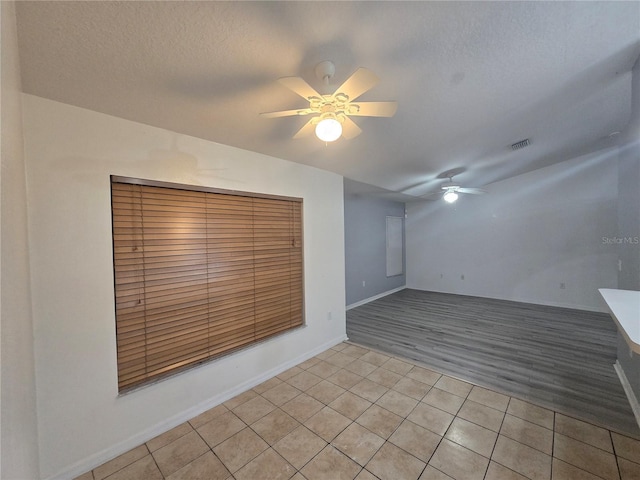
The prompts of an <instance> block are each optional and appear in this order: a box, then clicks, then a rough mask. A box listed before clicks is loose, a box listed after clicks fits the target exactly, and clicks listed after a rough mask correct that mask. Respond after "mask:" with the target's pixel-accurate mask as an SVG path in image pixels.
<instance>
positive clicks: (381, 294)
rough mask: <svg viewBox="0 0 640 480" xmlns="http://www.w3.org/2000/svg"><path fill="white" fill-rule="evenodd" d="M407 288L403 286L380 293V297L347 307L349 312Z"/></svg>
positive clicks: (375, 296)
mask: <svg viewBox="0 0 640 480" xmlns="http://www.w3.org/2000/svg"><path fill="white" fill-rule="evenodd" d="M405 288H407V286H406V285H403V286H401V287H398V288H394V289H393V290H388V291H386V292H382V293H379V294H378V295H374V296H373V297H369V298H365V299H364V300H360V301H359V302H356V303H352V304H351V305H347V310H351V309H352V308H356V307H359V306H360V305H364V304H365V303H369V302H373V301H374V300H377V299H379V298H382V297H386V296H387V295H391V294H392V293H396V292H399V291H400V290H404V289H405Z"/></svg>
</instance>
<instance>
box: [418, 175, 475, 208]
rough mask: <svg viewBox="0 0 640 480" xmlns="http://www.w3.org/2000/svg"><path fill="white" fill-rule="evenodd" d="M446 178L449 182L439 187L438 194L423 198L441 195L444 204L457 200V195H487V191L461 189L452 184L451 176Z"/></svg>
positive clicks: (468, 188) (457, 185) (430, 194)
mask: <svg viewBox="0 0 640 480" xmlns="http://www.w3.org/2000/svg"><path fill="white" fill-rule="evenodd" d="M446 178H448V179H449V181H448V182H446V183H444V184H443V185H441V186H440V191H439V192H434V193H429V194H427V195H425V197H427V198H428V197H436V196H437V197H439V196H440V195H442V198H443V199H444V201H445V202H448V203H453V202H455V201H456V200H458V194H459V193H467V194H471V195H482V194H485V193H487V191H486V190H483V189H482V188H470V187H462V186H460V185H459V184H456V183H454V182H453V175H449V176H447V177H446Z"/></svg>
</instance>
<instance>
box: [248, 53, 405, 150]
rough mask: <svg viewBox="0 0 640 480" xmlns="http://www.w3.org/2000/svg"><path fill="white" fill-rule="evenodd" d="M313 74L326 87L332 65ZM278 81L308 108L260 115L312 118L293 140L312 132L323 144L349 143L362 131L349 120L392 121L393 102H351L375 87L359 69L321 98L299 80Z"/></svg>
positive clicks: (375, 79)
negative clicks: (304, 116) (342, 141)
mask: <svg viewBox="0 0 640 480" xmlns="http://www.w3.org/2000/svg"><path fill="white" fill-rule="evenodd" d="M315 72H316V76H317V77H318V78H319V79H320V80H322V82H323V83H324V85H325V86H328V85H329V80H331V78H332V77H333V75H334V74H335V65H334V64H333V63H332V62H330V61H324V62H320V63H319V64H318V65H317V66H316V69H315ZM278 81H279V82H280V83H281V84H282V85H284V86H285V87H287V88H288V89H290V90H291V91H293V92H295V93H297V94H298V95H300V96H301V97H302V98H304V99H305V100H307V101H308V102H309V106H308V107H307V108H301V109H296V110H283V111H280V112H267V113H261V114H260V115H262V116H264V117H267V118H277V117H288V116H294V115H314V116H313V117H312V118H311V119H310V120H309V121H308V122H307V123H306V124H305V125H304V126H303V127H302V128H301V129H300V130H299V131H298V133H296V134H295V135H294V136H293V138H301V137H304V136H306V135H309V134H311V133H312V132H314V131H315V133H316V136H317V137H318V138H319V139H320V140H323V141H325V142H333V141H334V140H337V139H338V138H340V136H343V137H344V138H347V139H351V138H354V137H356V136H358V135H360V133H362V130H361V129H360V127H358V125H356V123H355V122H354V121H353V120H351V118H349V117H352V116H354V117H357V116H360V117H393V115H394V114H395V113H396V109H397V108H398V104H397V103H396V102H354V100H355V99H356V98H358V97H359V96H360V95H362V94H363V93H365V92H366V91H368V90H370V89H371V88H373V87H374V86H375V85H376V84H377V83H378V77H377V76H376V74H375V73H373V72H372V71H371V70H367V69H366V68H362V67H361V68H358V69H357V70H356V71H355V72H354V73H353V75H351V76H350V77H349V78H348V79H347V80H346V81H345V82H344V83H343V84H342V85H340V86H339V87H338V88H337V89H336V91H335V92H333V93H332V94H328V95H321V94H320V93H318V92H317V91H316V90H315V89H314V88H313V87H311V86H310V85H309V84H308V83H307V82H306V81H304V80H303V79H302V78H300V77H284V78H280V79H278Z"/></svg>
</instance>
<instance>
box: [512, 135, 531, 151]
mask: <svg viewBox="0 0 640 480" xmlns="http://www.w3.org/2000/svg"><path fill="white" fill-rule="evenodd" d="M529 143H530V142H529V139H528V138H525V139H524V140H520V141H519V142H516V143H514V144H513V145H511V150H520V149H521V148H524V147H528V146H529Z"/></svg>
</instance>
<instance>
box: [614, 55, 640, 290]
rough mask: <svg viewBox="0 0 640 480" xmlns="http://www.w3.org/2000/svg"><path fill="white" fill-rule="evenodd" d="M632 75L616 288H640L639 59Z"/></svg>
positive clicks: (623, 159)
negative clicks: (619, 267) (619, 264)
mask: <svg viewBox="0 0 640 480" xmlns="http://www.w3.org/2000/svg"><path fill="white" fill-rule="evenodd" d="M631 78H632V80H631V82H632V83H631V118H630V120H629V126H628V127H627V129H626V130H625V132H624V134H623V138H622V139H621V140H622V143H623V144H622V147H621V148H620V155H619V158H618V237H619V238H620V239H621V242H620V243H618V258H619V260H620V261H621V262H622V265H621V269H620V271H619V272H618V288H620V289H623V290H640V58H639V59H638V60H637V61H636V64H635V66H634V67H633V70H632V77H631Z"/></svg>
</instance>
